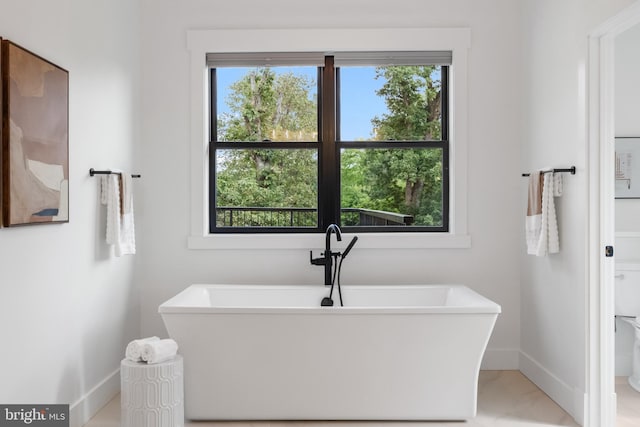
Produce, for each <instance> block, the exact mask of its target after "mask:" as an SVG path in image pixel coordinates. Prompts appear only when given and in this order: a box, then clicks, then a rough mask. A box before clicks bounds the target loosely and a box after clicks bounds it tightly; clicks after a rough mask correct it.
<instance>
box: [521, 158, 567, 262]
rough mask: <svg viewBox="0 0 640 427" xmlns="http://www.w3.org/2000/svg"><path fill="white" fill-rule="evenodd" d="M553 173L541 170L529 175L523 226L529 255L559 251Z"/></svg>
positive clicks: (542, 254)
mask: <svg viewBox="0 0 640 427" xmlns="http://www.w3.org/2000/svg"><path fill="white" fill-rule="evenodd" d="M553 175H554V174H553V173H552V172H547V173H542V172H541V171H536V172H532V173H531V174H530V175H529V199H528V205H527V218H526V225H525V228H526V241H527V253H528V254H530V255H536V256H545V255H547V254H553V253H557V252H559V251H560V238H559V235H558V223H557V220H556V208H555V202H554V199H553V198H554V195H555V194H556V193H555V190H554V181H555V179H554V176H553Z"/></svg>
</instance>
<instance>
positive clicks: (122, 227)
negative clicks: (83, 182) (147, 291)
mask: <svg viewBox="0 0 640 427" xmlns="http://www.w3.org/2000/svg"><path fill="white" fill-rule="evenodd" d="M101 187H102V192H101V195H100V200H101V202H102V204H104V205H106V206H107V233H106V240H107V243H108V244H110V245H113V246H114V248H115V254H116V256H122V255H128V254H135V253H136V240H135V227H134V221H133V194H132V191H131V187H132V185H131V176H130V175H128V174H124V173H123V174H122V175H121V174H117V173H113V174H111V175H106V176H103V177H102V179H101ZM125 209H126V210H125Z"/></svg>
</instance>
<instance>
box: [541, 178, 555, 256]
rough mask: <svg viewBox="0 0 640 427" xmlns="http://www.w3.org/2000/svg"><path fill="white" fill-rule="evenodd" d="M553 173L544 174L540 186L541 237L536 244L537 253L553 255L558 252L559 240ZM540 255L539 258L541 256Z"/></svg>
mask: <svg viewBox="0 0 640 427" xmlns="http://www.w3.org/2000/svg"><path fill="white" fill-rule="evenodd" d="M553 175H554V174H553V172H548V173H545V174H544V183H543V184H542V227H541V228H542V237H543V238H541V239H540V242H539V243H538V253H541V254H542V255H545V254H546V253H550V254H555V253H558V252H560V238H559V236H558V222H557V219H556V205H555V202H554V200H553V197H554V189H553V183H554V179H553ZM542 255H540V256H542Z"/></svg>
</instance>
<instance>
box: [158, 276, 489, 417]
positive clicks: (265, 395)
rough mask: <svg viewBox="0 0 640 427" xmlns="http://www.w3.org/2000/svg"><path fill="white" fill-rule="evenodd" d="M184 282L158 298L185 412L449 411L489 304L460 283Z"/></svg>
mask: <svg viewBox="0 0 640 427" xmlns="http://www.w3.org/2000/svg"><path fill="white" fill-rule="evenodd" d="M328 293H329V289H328V288H325V287H324V286H322V285H318V286H263V285H257V286H254V285H250V286H249V285H192V286H190V287H188V288H187V289H185V290H184V291H182V292H181V293H179V294H178V295H176V296H175V297H173V298H171V299H170V300H168V301H166V302H165V303H163V304H162V305H160V307H159V312H160V313H161V315H162V318H163V320H164V323H165V325H166V327H167V330H168V332H169V335H170V336H171V338H173V339H174V340H176V341H177V342H178V344H179V346H180V353H181V354H182V355H183V357H184V369H185V372H184V381H185V384H184V386H185V414H186V417H187V418H188V419H193V420H460V419H466V418H470V417H473V416H475V414H476V395H477V385H478V372H479V370H480V362H481V360H482V355H483V354H484V351H485V348H486V346H487V342H488V340H489V336H490V335H491V331H492V330H493V326H494V324H495V321H496V318H497V316H498V314H499V313H500V306H499V305H498V304H496V303H494V302H493V301H490V300H489V299H487V298H485V297H483V296H481V295H479V294H477V293H476V292H474V291H472V290H471V289H469V288H467V287H465V286H459V285H410V286H343V287H342V295H343V299H344V304H345V306H344V307H340V306H339V298H338V294H337V291H334V295H333V296H334V300H335V301H336V306H334V307H320V301H321V300H322V298H323V297H325V296H327V295H328Z"/></svg>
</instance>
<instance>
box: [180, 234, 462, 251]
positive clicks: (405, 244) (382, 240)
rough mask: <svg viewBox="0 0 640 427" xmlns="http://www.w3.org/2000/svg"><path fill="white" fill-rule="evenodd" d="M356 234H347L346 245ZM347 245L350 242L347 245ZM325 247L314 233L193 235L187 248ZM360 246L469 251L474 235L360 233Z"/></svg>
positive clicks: (322, 240)
mask: <svg viewBox="0 0 640 427" xmlns="http://www.w3.org/2000/svg"><path fill="white" fill-rule="evenodd" d="M351 235H355V234H352V233H343V237H342V240H343V242H348V241H349V240H350V239H351V237H350V236H351ZM345 244H346V243H345ZM323 245H324V235H323V234H320V233H314V234H310V233H309V234H295V235H292V234H286V235H283V234H261V235H256V234H249V235H244V234H220V235H207V236H190V237H189V239H188V242H187V247H188V248H189V249H194V250H228V249H253V250H273V249H309V250H310V249H317V248H322V247H323ZM358 247H359V248H362V249H468V248H470V247H471V236H470V235H468V234H458V235H456V234H451V233H429V234H428V235H425V234H415V233H384V234H383V233H363V234H358Z"/></svg>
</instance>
